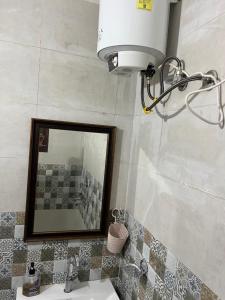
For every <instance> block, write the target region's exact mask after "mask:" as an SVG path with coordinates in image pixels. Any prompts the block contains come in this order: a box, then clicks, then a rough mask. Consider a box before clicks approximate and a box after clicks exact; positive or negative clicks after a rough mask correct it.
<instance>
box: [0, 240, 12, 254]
mask: <svg viewBox="0 0 225 300" xmlns="http://www.w3.org/2000/svg"><path fill="white" fill-rule="evenodd" d="M12 249H13V239H4V240H0V252H2V251H4V252H7V251H12Z"/></svg>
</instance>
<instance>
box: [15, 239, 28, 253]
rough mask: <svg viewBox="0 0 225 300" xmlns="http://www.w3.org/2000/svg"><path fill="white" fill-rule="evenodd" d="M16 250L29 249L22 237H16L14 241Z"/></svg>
mask: <svg viewBox="0 0 225 300" xmlns="http://www.w3.org/2000/svg"><path fill="white" fill-rule="evenodd" d="M13 249H14V250H27V244H26V243H24V241H23V240H22V239H14V243H13Z"/></svg>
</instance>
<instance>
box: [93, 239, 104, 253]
mask: <svg viewBox="0 0 225 300" xmlns="http://www.w3.org/2000/svg"><path fill="white" fill-rule="evenodd" d="M102 248H103V244H102V243H101V242H99V243H96V244H93V245H92V248H91V256H101V255H102Z"/></svg>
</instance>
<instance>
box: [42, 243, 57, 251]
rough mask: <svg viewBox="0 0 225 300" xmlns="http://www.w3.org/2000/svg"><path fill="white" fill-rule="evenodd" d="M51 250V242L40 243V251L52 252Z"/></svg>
mask: <svg viewBox="0 0 225 300" xmlns="http://www.w3.org/2000/svg"><path fill="white" fill-rule="evenodd" d="M52 249H54V242H53V241H44V242H43V243H42V250H52Z"/></svg>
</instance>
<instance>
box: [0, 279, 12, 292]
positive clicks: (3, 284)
mask: <svg viewBox="0 0 225 300" xmlns="http://www.w3.org/2000/svg"><path fill="white" fill-rule="evenodd" d="M9 289H11V277H7V278H6V277H5V278H0V290H9Z"/></svg>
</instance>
